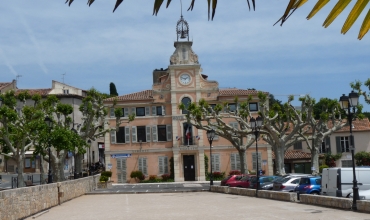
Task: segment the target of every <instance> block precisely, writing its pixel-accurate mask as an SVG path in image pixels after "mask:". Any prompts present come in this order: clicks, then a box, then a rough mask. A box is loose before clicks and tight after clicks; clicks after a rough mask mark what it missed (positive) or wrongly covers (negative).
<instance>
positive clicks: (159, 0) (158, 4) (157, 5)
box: [153, 0, 163, 15]
mask: <svg viewBox="0 0 370 220" xmlns="http://www.w3.org/2000/svg"><path fill="white" fill-rule="evenodd" d="M162 3H163V0H155V1H154V7H153V15H157V14H158V12H159V9H160V8H161V5H162Z"/></svg>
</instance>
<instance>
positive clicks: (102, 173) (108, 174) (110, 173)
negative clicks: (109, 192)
mask: <svg viewBox="0 0 370 220" xmlns="http://www.w3.org/2000/svg"><path fill="white" fill-rule="evenodd" d="M100 175H101V176H107V177H112V172H111V171H103V172H101V173H100Z"/></svg>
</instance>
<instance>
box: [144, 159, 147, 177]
mask: <svg viewBox="0 0 370 220" xmlns="http://www.w3.org/2000/svg"><path fill="white" fill-rule="evenodd" d="M146 165H147V164H146V158H145V157H144V158H143V173H144V174H145V175H148V169H147V166H146Z"/></svg>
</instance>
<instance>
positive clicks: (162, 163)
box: [158, 156, 168, 175]
mask: <svg viewBox="0 0 370 220" xmlns="http://www.w3.org/2000/svg"><path fill="white" fill-rule="evenodd" d="M158 166H159V175H162V174H168V158H167V157H166V156H160V157H158Z"/></svg>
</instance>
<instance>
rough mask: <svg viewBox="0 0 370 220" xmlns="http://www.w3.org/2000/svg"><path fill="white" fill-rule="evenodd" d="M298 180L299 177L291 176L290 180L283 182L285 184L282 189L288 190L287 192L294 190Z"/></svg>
mask: <svg viewBox="0 0 370 220" xmlns="http://www.w3.org/2000/svg"><path fill="white" fill-rule="evenodd" d="M300 180H301V177H297V178H292V179H291V180H289V181H288V182H286V183H285V184H284V185H285V188H284V191H288V192H290V191H294V189H295V187H296V186H298V184H299V181H300Z"/></svg>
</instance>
